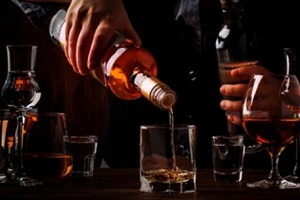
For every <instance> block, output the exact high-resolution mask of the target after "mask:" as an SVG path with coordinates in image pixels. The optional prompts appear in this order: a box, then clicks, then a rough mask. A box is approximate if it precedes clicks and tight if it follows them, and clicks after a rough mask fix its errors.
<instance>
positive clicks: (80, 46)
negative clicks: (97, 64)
mask: <svg viewBox="0 0 300 200" xmlns="http://www.w3.org/2000/svg"><path fill="white" fill-rule="evenodd" d="M93 37H94V28H93V27H89V26H88V27H83V29H82V30H81V32H80V35H79V37H78V41H77V47H76V48H77V49H76V63H77V68H78V72H79V73H80V74H81V75H85V74H88V73H89V72H90V70H89V66H88V55H89V50H90V47H91V43H92V40H93Z"/></svg>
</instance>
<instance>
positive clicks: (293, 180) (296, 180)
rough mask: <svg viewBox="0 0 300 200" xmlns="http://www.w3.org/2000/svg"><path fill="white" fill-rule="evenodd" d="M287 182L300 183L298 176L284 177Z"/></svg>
mask: <svg viewBox="0 0 300 200" xmlns="http://www.w3.org/2000/svg"><path fill="white" fill-rule="evenodd" d="M284 179H285V180H287V181H290V182H293V183H300V179H299V177H298V176H296V175H288V176H285V177H284Z"/></svg>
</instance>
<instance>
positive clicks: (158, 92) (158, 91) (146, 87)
mask: <svg viewBox="0 0 300 200" xmlns="http://www.w3.org/2000/svg"><path fill="white" fill-rule="evenodd" d="M130 81H131V82H132V83H133V84H134V85H135V87H136V88H137V89H138V90H139V91H140V92H141V94H142V95H143V96H144V97H145V98H146V99H148V100H149V101H150V102H152V103H153V104H154V105H156V106H157V107H159V108H160V109H162V110H171V109H172V108H173V107H174V105H175V102H176V93H175V92H174V91H173V90H171V89H170V88H169V87H168V86H167V85H166V84H164V83H162V82H161V81H159V80H158V79H157V78H155V77H154V76H152V75H150V74H149V73H147V72H141V71H136V72H134V73H133V74H132V76H131V78H130Z"/></svg>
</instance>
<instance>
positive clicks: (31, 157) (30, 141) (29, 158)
mask: <svg viewBox="0 0 300 200" xmlns="http://www.w3.org/2000/svg"><path fill="white" fill-rule="evenodd" d="M69 140H70V139H69V134H68V129H67V122H66V114H65V113H59V112H39V111H38V112H35V113H28V114H26V117H25V125H24V141H25V143H24V154H23V155H24V171H25V172H26V174H27V175H28V176H30V177H31V178H35V179H38V180H41V181H42V182H44V183H46V182H49V181H55V180H62V179H64V178H66V177H68V176H69V175H70V173H71V171H72V167H73V165H72V164H73V161H72V155H71V146H70V144H69V143H68V141H69Z"/></svg>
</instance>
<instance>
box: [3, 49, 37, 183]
mask: <svg viewBox="0 0 300 200" xmlns="http://www.w3.org/2000/svg"><path fill="white" fill-rule="evenodd" d="M6 50H7V64H8V65H7V76H6V80H5V83H4V85H3V86H2V91H1V97H2V99H3V100H4V102H5V103H6V104H7V105H8V107H9V109H10V110H11V112H12V114H13V115H14V116H15V117H16V119H17V127H16V132H15V136H14V141H13V144H14V145H15V146H14V149H15V155H14V163H13V165H14V166H13V172H12V173H11V174H9V175H7V181H8V182H9V183H16V184H19V185H21V186H35V185H40V184H41V182H40V181H38V180H34V179H31V178H30V177H28V176H27V175H26V174H25V172H24V169H23V132H24V131H23V128H24V119H25V115H26V113H27V112H28V111H29V110H31V109H32V107H33V106H35V104H36V103H37V102H38V101H39V99H40V97H41V92H40V88H39V86H38V83H37V81H36V79H35V62H36V52H37V46H35V45H8V46H6Z"/></svg>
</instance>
